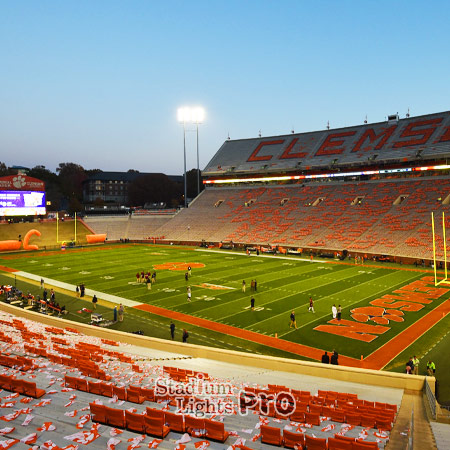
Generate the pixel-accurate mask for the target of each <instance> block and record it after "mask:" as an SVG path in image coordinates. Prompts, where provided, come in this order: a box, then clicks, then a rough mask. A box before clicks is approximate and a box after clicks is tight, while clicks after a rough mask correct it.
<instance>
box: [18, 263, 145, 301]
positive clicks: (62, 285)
mask: <svg viewBox="0 0 450 450" xmlns="http://www.w3.org/2000/svg"><path fill="white" fill-rule="evenodd" d="M14 274H15V275H18V276H21V277H24V278H27V279H28V280H33V281H37V282H38V283H40V281H41V279H43V280H44V283H45V285H50V286H54V287H57V288H60V289H66V290H67V291H71V292H75V285H73V284H69V283H64V282H62V281H58V280H53V279H52V278H45V277H41V276H40V275H35V274H33V273H28V272H22V271H19V272H14ZM86 295H88V296H91V297H93V296H94V295H96V296H97V297H98V298H100V299H102V300H106V301H108V302H111V303H116V304H119V303H122V304H123V305H124V306H128V307H130V308H133V307H135V306H138V305H142V303H140V302H135V301H134V300H129V299H127V298H123V297H118V296H117V295H111V294H106V293H104V292H100V291H95V290H94V289H86Z"/></svg>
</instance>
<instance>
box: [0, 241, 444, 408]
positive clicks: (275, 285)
mask: <svg viewBox="0 0 450 450" xmlns="http://www.w3.org/2000/svg"><path fill="white" fill-rule="evenodd" d="M168 262H184V263H201V264H204V267H202V268H194V269H193V271H192V277H191V278H190V279H189V281H188V282H186V281H185V278H184V273H185V272H184V271H171V270H167V269H156V272H157V282H156V284H155V285H154V286H153V288H152V290H150V291H149V290H147V288H146V287H145V285H142V284H137V283H136V277H135V274H136V272H137V271H141V270H144V271H153V270H154V267H155V266H158V265H160V264H164V263H168ZM0 264H1V265H4V266H7V267H11V268H14V269H17V270H22V271H25V272H29V273H34V274H38V275H39V276H43V277H48V278H53V279H57V280H60V281H64V282H67V283H70V284H72V285H75V284H79V283H85V285H86V287H87V288H91V289H95V290H97V291H100V292H103V293H107V294H113V295H116V296H120V297H123V298H126V299H130V300H134V301H136V302H139V303H148V304H152V305H156V306H159V307H162V308H165V309H169V310H173V311H177V312H181V313H185V314H189V315H191V316H196V317H199V318H205V319H210V320H212V321H215V322H219V323H223V324H228V325H232V326H235V327H238V328H242V329H245V330H251V331H255V332H258V333H262V334H266V335H271V336H274V335H275V333H277V335H278V338H282V339H284V340H287V341H292V342H295V343H300V344H305V345H308V346H311V347H316V348H320V349H326V350H332V349H336V350H338V352H339V353H340V354H341V355H346V356H349V357H352V358H357V359H359V357H360V356H361V355H363V356H364V357H367V356H368V355H370V354H371V353H373V352H374V351H375V350H376V349H378V348H379V347H380V346H381V345H382V344H385V343H386V342H388V341H390V340H391V339H392V338H393V337H394V336H395V335H396V334H398V333H399V332H401V331H403V330H405V329H406V328H407V327H409V326H411V325H413V324H414V322H416V321H417V320H418V319H420V318H421V317H423V315H424V314H426V313H427V312H429V311H430V310H431V309H433V308H435V307H436V306H437V305H439V304H440V303H442V302H444V301H445V300H447V299H448V298H449V297H450V291H449V292H448V293H446V294H445V295H442V296H441V297H440V298H438V299H436V300H435V301H433V302H432V303H431V304H427V305H425V307H424V308H423V309H422V310H420V311H416V312H405V313H404V316H403V319H404V320H403V321H401V322H392V321H391V323H390V324H389V327H390V330H389V331H388V332H386V333H384V334H381V335H379V336H378V337H377V338H376V339H374V340H373V341H372V342H361V341H358V340H355V339H349V338H347V337H344V336H336V335H333V334H328V333H323V332H320V331H316V330H314V328H315V327H316V326H318V325H320V324H326V323H327V321H328V320H330V319H331V306H332V305H333V304H336V305H338V304H341V305H342V308H343V312H342V317H343V319H349V320H351V312H350V311H351V310H352V309H353V308H357V307H361V306H368V305H369V302H370V301H371V300H373V299H377V298H380V297H381V296H383V295H385V294H389V293H392V292H393V291H395V290H396V289H399V288H400V287H402V286H405V285H407V284H409V283H411V282H413V281H415V280H419V279H420V278H422V277H424V276H429V275H430V273H428V272H427V273H424V272H422V271H416V270H404V269H406V267H400V266H394V265H390V264H387V265H384V266H383V265H382V264H380V263H376V264H373V265H371V264H369V263H368V264H366V265H364V266H361V265H358V266H355V265H352V264H348V262H347V263H346V264H341V263H334V262H333V263H329V261H327V260H324V261H315V262H312V263H311V262H309V261H301V260H298V259H295V258H289V257H287V258H281V257H275V258H266V257H262V256H260V257H247V256H245V255H243V254H242V253H241V254H238V253H234V252H226V253H224V252H222V253H218V252H207V251H202V250H200V249H195V248H175V247H169V246H166V247H163V246H150V245H128V246H123V245H117V246H104V247H98V248H91V249H74V250H67V251H66V252H53V253H50V252H47V253H44V252H35V253H27V254H17V255H3V256H2V257H0ZM408 269H411V267H409V268H408ZM244 279H245V280H246V282H247V292H246V293H245V294H244V293H243V292H242V290H241V286H242V280H244ZM252 279H256V280H257V281H258V291H257V292H256V293H254V294H253V293H251V292H250V281H251V280H252ZM204 283H209V284H210V285H218V286H220V287H225V288H226V289H211V288H208V287H206V286H205V285H204ZM187 285H190V286H191V288H192V302H190V303H188V302H187V294H186V287H187ZM36 289H37V287H36ZM252 294H253V295H254V297H255V300H256V308H255V311H252V310H250V308H249V306H250V297H251V295H252ZM310 296H311V297H312V298H313V300H314V307H315V313H312V312H308V306H309V297H310ZM100 298H101V296H100ZM58 299H59V295H58ZM68 302H69V305H67V306H66V307H67V308H68V310H69V311H70V313H71V314H70V315H69V318H72V319H74V320H79V321H87V320H88V318H87V317H84V316H83V315H82V314H78V313H77V310H79V309H81V307H82V306H79V305H81V304H83V300H78V299H74V298H73V297H70V300H69V299H68ZM84 306H86V303H84ZM292 309H294V310H295V312H296V318H297V325H298V327H299V328H298V329H297V330H294V329H291V328H289V314H290V311H291V310H292ZM99 311H100V312H102V313H104V314H105V315H106V316H108V315H110V316H112V311H111V309H108V308H106V307H105V306H103V305H99ZM126 318H128V320H125V321H124V323H123V324H115V325H113V326H112V328H115V329H122V330H123V331H134V330H137V329H142V330H144V332H145V334H146V335H153V336H156V337H163V338H168V337H169V333H168V324H169V323H170V320H169V319H165V318H162V317H159V316H155V315H152V314H149V313H147V312H144V311H140V310H137V309H134V308H128V309H127V311H126ZM129 318H132V319H133V320H132V321H130V320H129ZM373 325H376V324H375V323H373ZM448 325H449V320H448V316H447V317H446V318H444V319H443V320H441V321H440V322H439V323H438V324H437V325H436V326H435V327H433V329H432V330H430V331H429V332H427V333H426V334H425V335H424V336H423V337H422V338H420V339H418V340H417V341H416V342H415V343H412V346H411V347H410V348H408V349H406V350H405V351H404V352H403V353H401V354H400V355H399V356H398V357H397V358H395V359H394V360H393V361H391V362H390V363H389V364H388V366H387V367H386V368H387V369H389V370H394V371H403V369H404V364H405V362H406V361H407V359H408V357H409V356H410V355H409V353H414V354H416V355H418V356H419V357H421V356H425V357H431V356H430V355H433V358H434V360H435V362H436V365H437V367H438V370H439V369H440V370H439V372H438V373H441V371H442V374H443V375H442V376H444V369H445V367H446V366H447V365H448V366H449V367H448V369H450V363H449V362H448V361H447V360H448V358H444V357H442V358H441V357H440V355H439V354H436V355H434V354H433V353H431V354H430V353H429V352H430V351H431V350H430V349H431V347H432V345H434V344H435V343H437V342H442V345H445V343H446V342H447V341H448V339H447V337H446V336H447V330H448V328H449V327H448ZM184 326H186V325H184V324H182V323H177V330H179V329H180V328H183V327H184ZM189 330H190V334H191V338H190V340H189V341H190V342H191V343H199V344H202V345H211V346H215V347H222V348H230V349H235V350H240V351H251V352H258V353H264V354H271V355H276V356H284V357H298V356H294V355H292V354H291V353H288V352H283V351H282V350H277V349H273V348H269V347H265V346H262V345H260V344H256V343H251V342H249V341H246V340H244V339H239V338H236V337H231V336H225V335H223V334H221V333H218V332H215V331H211V330H207V329H201V328H199V327H193V326H192V325H189ZM440 339H441V341H439V340H440ZM439 345H441V344H438V347H439ZM441 355H442V354H441ZM442 356H446V355H442ZM303 359H306V358H303ZM446 361H447V362H446ZM420 367H421V372H422V373H424V372H425V361H422V364H421V366H420ZM445 372H446V373H450V370H446V371H445ZM446 378H447V375H446ZM448 379H450V376H449V377H448ZM445 384H446V385H449V384H450V383H448V382H447V383H445V382H444V379H443V380H442V381H441V398H442V399H445V400H447V399H449V400H450V392H447V390H448V388H447V389H446V388H445V387H444V385H445Z"/></svg>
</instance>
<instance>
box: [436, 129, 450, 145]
mask: <svg viewBox="0 0 450 450" xmlns="http://www.w3.org/2000/svg"><path fill="white" fill-rule="evenodd" d="M447 141H450V127H447V128H446V130H445V132H444V134H443V135H442V136H441V138H440V139H439V141H436V142H435V144H437V143H438V142H447Z"/></svg>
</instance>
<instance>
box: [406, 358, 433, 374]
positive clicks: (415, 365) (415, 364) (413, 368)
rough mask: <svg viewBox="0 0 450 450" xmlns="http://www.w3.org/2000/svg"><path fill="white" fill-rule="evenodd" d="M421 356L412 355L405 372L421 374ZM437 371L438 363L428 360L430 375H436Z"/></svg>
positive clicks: (428, 372)
mask: <svg viewBox="0 0 450 450" xmlns="http://www.w3.org/2000/svg"><path fill="white" fill-rule="evenodd" d="M419 362H420V361H419V358H417V356H416V355H414V356H412V357H411V356H410V357H409V361H408V362H407V363H406V368H405V372H406V373H407V374H409V375H419ZM435 373H436V365H435V364H434V362H433V361H431V360H428V362H427V374H428V375H429V376H430V377H434V376H435Z"/></svg>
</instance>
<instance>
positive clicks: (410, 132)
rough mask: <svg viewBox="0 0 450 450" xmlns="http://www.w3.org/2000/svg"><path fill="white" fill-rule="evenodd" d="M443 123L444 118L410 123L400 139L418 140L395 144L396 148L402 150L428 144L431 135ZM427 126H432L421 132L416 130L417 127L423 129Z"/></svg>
mask: <svg viewBox="0 0 450 450" xmlns="http://www.w3.org/2000/svg"><path fill="white" fill-rule="evenodd" d="M441 122H442V117H439V118H437V119H431V120H419V121H417V122H411V123H409V124H408V125H407V126H406V127H405V129H404V130H403V133H402V134H401V135H400V138H406V137H413V138H414V137H416V139H409V140H408V141H400V142H396V143H395V144H394V146H393V147H394V148H402V147H409V146H411V145H421V144H426V143H427V141H428V139H430V137H431V135H432V134H433V133H434V130H436V127H437V126H438V125H439V124H440V123H441ZM426 125H430V127H429V128H422V129H420V130H416V129H415V128H417V127H423V126H426Z"/></svg>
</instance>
